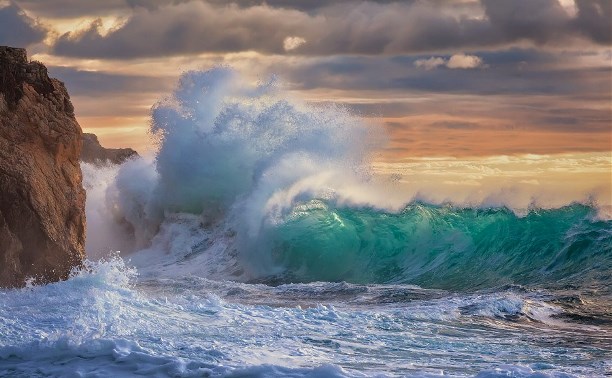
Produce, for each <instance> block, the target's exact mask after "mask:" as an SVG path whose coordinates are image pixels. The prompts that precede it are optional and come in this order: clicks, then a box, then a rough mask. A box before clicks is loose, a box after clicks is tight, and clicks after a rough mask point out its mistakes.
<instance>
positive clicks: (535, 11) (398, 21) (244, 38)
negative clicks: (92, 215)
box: [22, 0, 612, 65]
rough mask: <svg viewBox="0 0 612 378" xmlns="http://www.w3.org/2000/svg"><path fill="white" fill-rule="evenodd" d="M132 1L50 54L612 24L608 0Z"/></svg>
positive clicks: (535, 33) (450, 38)
mask: <svg viewBox="0 0 612 378" xmlns="http://www.w3.org/2000/svg"><path fill="white" fill-rule="evenodd" d="M22 1H28V2H30V3H31V2H32V1H34V0H22ZM61 1H64V2H66V1H71V0H61ZM132 3H134V4H132V5H133V6H134V8H133V9H132V10H131V15H130V16H129V17H128V18H127V19H126V22H125V23H124V24H123V25H122V26H121V27H118V28H116V29H115V30H112V31H111V32H110V33H108V34H104V33H102V31H101V29H100V27H99V23H92V24H91V25H89V27H88V28H86V29H85V30H81V31H77V32H73V33H67V34H64V35H62V36H60V37H59V38H58V39H57V42H56V43H55V46H54V47H53V50H54V52H55V53H57V54H61V55H67V56H80V57H97V58H103V57H111V58H137V57H152V56H170V55H181V54H197V53H206V52H218V53H223V52H239V51H257V52H260V53H263V54H298V55H314V56H316V55H337V54H362V55H364V54H365V55H379V54H384V55H394V54H395V55H397V54H415V53H423V52H434V51H438V52H442V51H457V50H475V49H484V48H491V47H507V46H509V45H513V44H514V45H525V43H528V44H532V45H552V46H568V44H571V43H574V41H576V40H577V39H579V38H582V39H583V46H584V39H586V40H588V41H590V43H592V44H607V43H609V42H610V38H611V37H610V33H609V31H610V28H612V24H611V21H610V17H606V13H605V12H607V11H608V10H609V8H610V5H609V4H610V3H609V1H608V0H592V1H591V0H589V1H580V0H578V1H577V3H576V4H577V12H576V14H575V15H573V16H572V15H570V14H569V13H568V12H567V11H566V10H565V9H564V8H563V7H562V6H561V5H560V3H559V2H558V0H513V1H502V0H481V1H480V3H475V2H467V3H463V2H462V3H456V2H450V1H444V0H438V1H431V2H421V1H416V2H413V1H406V2H384V1H383V2H370V1H359V2H357V1H351V2H347V1H339V2H332V1H316V2H315V4H314V5H312V6H311V7H308V6H306V5H305V4H306V2H303V1H298V2H291V1H281V0H276V1H267V2H259V1H238V4H235V3H232V4H230V5H227V4H226V3H222V2H220V1H217V0H215V1H212V2H211V1H203V0H193V1H166V2H165V3H164V2H161V1H157V2H154V3H153V4H154V6H148V7H143V6H141V5H142V4H141V3H142V1H140V0H132ZM300 4H301V5H300ZM292 38H293V39H292ZM302 40H304V41H308V42H307V43H303V42H302ZM298 47H299V48H298ZM461 64H463V65H466V64H467V63H466V62H465V61H464V62H463V63H461ZM471 64H474V62H472V63H471Z"/></svg>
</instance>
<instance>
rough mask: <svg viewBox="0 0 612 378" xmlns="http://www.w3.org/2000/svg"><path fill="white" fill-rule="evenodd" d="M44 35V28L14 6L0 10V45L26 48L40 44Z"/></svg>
mask: <svg viewBox="0 0 612 378" xmlns="http://www.w3.org/2000/svg"><path fill="white" fill-rule="evenodd" d="M0 6H1V5H0ZM46 35H47V31H46V30H45V28H44V27H42V26H41V25H39V24H38V23H37V22H36V21H35V20H34V19H32V18H31V17H28V15H26V14H25V13H24V12H23V10H22V9H21V8H19V7H18V6H17V5H16V4H14V3H10V4H9V5H8V6H5V7H2V8H0V45H8V46H14V47H26V46H28V45H31V44H33V43H37V42H41V41H42V40H43V39H45V36H46Z"/></svg>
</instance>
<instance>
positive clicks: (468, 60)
mask: <svg viewBox="0 0 612 378" xmlns="http://www.w3.org/2000/svg"><path fill="white" fill-rule="evenodd" d="M482 66H483V64H482V59H481V58H479V57H477V56H475V55H465V54H456V55H453V56H451V57H450V59H449V60H448V62H447V63H446V67H448V68H450V69H455V68H460V69H464V70H466V69H471V68H478V67H482Z"/></svg>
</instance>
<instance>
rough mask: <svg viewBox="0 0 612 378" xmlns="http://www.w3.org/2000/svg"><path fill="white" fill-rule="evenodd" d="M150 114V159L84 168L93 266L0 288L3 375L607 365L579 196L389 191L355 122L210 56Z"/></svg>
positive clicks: (597, 214)
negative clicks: (206, 66) (255, 81)
mask: <svg viewBox="0 0 612 378" xmlns="http://www.w3.org/2000/svg"><path fill="white" fill-rule="evenodd" d="M152 124H153V126H152V131H153V132H154V133H156V135H157V137H158V138H159V139H160V146H159V149H158V151H157V154H156V156H155V158H154V159H139V160H135V161H131V162H128V163H126V164H124V165H123V166H121V167H101V168H96V167H93V166H90V165H83V170H84V173H85V185H86V188H87V191H88V203H87V216H88V226H89V228H88V244H87V249H88V253H89V255H90V259H91V260H92V261H95V262H89V261H88V262H87V263H86V264H85V266H84V267H83V268H81V269H78V270H75V271H74V274H73V276H72V278H70V279H69V280H68V281H65V282H58V283H54V284H49V285H45V286H32V285H29V286H28V287H26V288H23V289H16V290H0V376H7V377H49V376H52V377H55V376H62V377H63V376H67V377H73V376H74V377H111V376H120V377H122V376H158V377H168V376H170V377H203V376H213V377H276V376H284V377H373V376H389V377H396V376H409V377H412V376H417V377H439V376H448V377H468V376H469V377H472V376H477V377H481V378H482V377H574V376H576V377H604V376H609V375H611V374H612V362H611V361H612V291H611V289H610V287H611V286H612V285H611V284H612V221H611V220H609V217H607V216H605V215H602V212H601V207H600V206H599V205H598V204H597V198H595V199H593V198H591V200H590V202H589V201H583V200H582V198H576V200H580V201H581V202H580V203H578V202H576V203H567V204H566V205H563V206H555V207H542V206H538V205H537V204H536V203H533V202H530V203H528V204H527V205H528V206H525V207H524V208H521V209H517V208H510V207H504V206H500V205H497V206H489V205H487V204H486V203H484V202H483V203H478V204H473V203H472V204H465V203H464V204H461V203H453V201H448V202H447V203H438V204H426V203H424V202H422V201H417V200H415V198H404V197H402V190H403V189H402V188H401V187H399V188H394V190H393V193H391V191H390V190H389V187H390V186H392V185H391V184H390V183H389V182H387V181H384V180H382V181H380V180H379V179H378V178H377V177H376V176H375V175H373V174H372V173H371V172H370V170H369V168H368V166H367V156H368V154H369V153H370V152H371V151H373V150H375V149H376V148H377V146H379V143H382V142H381V140H382V139H383V138H377V137H373V136H372V135H370V134H371V133H370V131H369V130H370V127H369V126H367V125H365V124H363V122H362V121H361V120H360V119H359V118H357V117H354V116H352V115H350V114H349V113H348V112H346V111H345V110H343V109H337V108H333V107H332V108H324V109H320V108H318V109H313V108H310V107H308V106H305V105H300V104H299V103H295V102H293V100H290V99H287V98H286V94H285V93H284V92H282V90H280V89H279V88H277V87H276V86H275V84H274V83H268V84H265V85H260V86H255V87H249V86H247V85H244V84H243V83H241V80H240V78H239V77H238V78H237V76H236V74H235V73H233V72H232V71H229V70H225V69H221V70H212V71H208V72H191V73H188V74H186V75H185V76H183V78H182V79H181V82H180V84H179V86H178V88H177V90H176V91H175V93H174V95H173V97H172V98H171V99H170V100H168V101H165V102H160V104H158V105H157V106H156V107H155V108H154V110H153V120H152ZM398 193H399V194H398ZM604 193H605V190H604ZM497 202H499V201H497ZM110 250H122V253H121V254H116V253H115V254H110V255H109V254H108V251H110ZM100 256H106V257H105V258H104V259H103V260H101V261H96V260H97V258H98V257H100ZM109 256H110V257H109Z"/></svg>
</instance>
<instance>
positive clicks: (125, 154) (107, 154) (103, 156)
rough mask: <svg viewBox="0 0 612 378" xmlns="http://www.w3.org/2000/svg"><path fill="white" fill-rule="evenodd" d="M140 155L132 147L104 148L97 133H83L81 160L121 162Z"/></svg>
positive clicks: (86, 161)
mask: <svg viewBox="0 0 612 378" xmlns="http://www.w3.org/2000/svg"><path fill="white" fill-rule="evenodd" d="M136 156H138V153H137V152H136V151H134V150H132V149H131V148H104V147H102V146H101V145H100V142H99V141H98V137H97V136H96V135H95V134H88V133H84V134H83V150H82V151H81V160H82V161H84V162H85V163H92V164H105V163H112V164H121V163H123V162H124V161H126V160H127V159H129V158H132V157H136Z"/></svg>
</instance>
